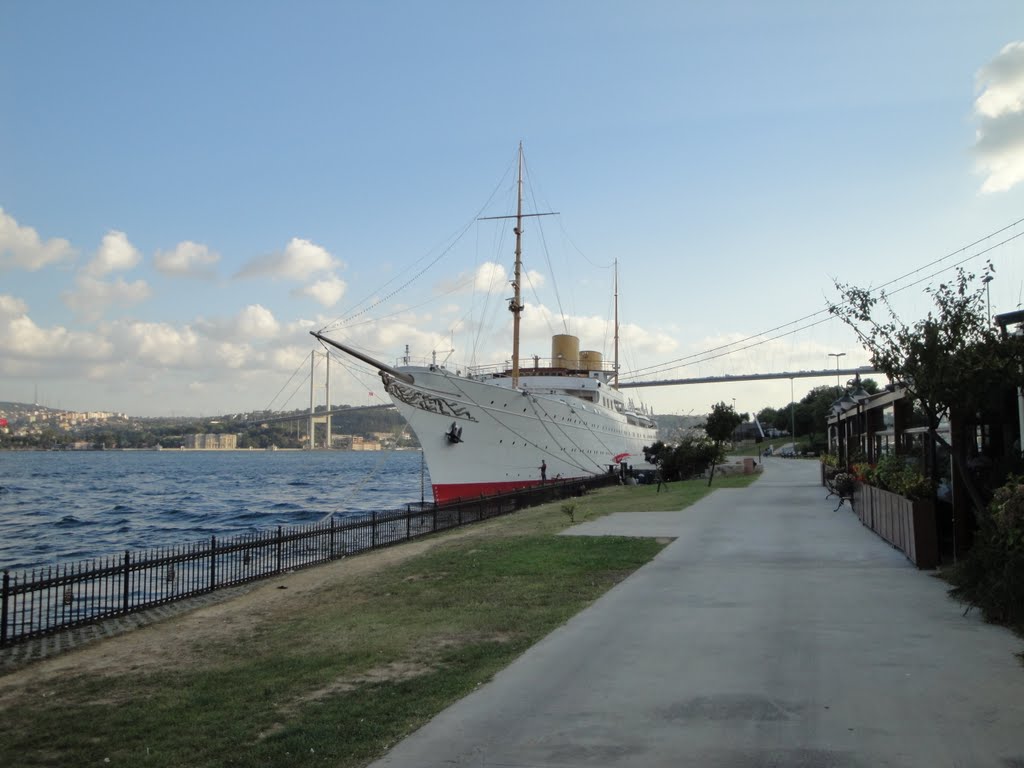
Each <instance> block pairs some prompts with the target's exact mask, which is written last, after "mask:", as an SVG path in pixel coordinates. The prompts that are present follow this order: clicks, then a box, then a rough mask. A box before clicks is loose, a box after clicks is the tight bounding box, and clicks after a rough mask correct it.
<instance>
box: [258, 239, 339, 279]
mask: <svg viewBox="0 0 1024 768" xmlns="http://www.w3.org/2000/svg"><path fill="white" fill-rule="evenodd" d="M341 266H342V264H341V262H340V261H339V260H338V259H336V258H334V257H333V256H331V254H330V253H329V252H328V251H327V249H326V248H324V247H323V246H320V245H317V244H316V243H311V242H310V241H309V240H303V239H302V238H299V237H293V238H292V239H291V240H289V241H288V245H286V246H285V248H284V250H283V251H281V252H279V253H272V254H270V255H268V256H263V257H260V258H257V259H253V260H252V261H251V262H249V263H248V264H247V265H245V266H244V267H243V268H242V270H241V271H240V272H239V273H238V274H239V276H241V277H249V276H252V275H271V276H276V277H283V278H286V279H288V280H308V279H309V278H310V277H311V276H313V275H315V274H317V273H321V272H330V271H332V270H334V269H337V268H339V267H341Z"/></svg>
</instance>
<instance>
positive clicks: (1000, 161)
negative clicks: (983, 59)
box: [974, 42, 1024, 193]
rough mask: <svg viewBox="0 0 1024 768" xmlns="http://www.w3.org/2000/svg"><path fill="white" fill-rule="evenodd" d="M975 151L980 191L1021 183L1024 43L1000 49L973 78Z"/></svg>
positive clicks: (1023, 168)
mask: <svg viewBox="0 0 1024 768" xmlns="http://www.w3.org/2000/svg"><path fill="white" fill-rule="evenodd" d="M976 82H977V84H978V88H979V90H980V91H981V92H980V94H979V95H978V98H977V99H976V100H975V102H974V112H975V116H976V118H977V121H978V130H977V137H976V141H975V146H974V151H975V154H976V156H977V158H978V168H979V170H980V171H981V172H982V173H983V174H985V176H986V178H985V181H984V183H983V184H982V187H981V191H982V192H984V193H990V192H1005V191H1006V190H1009V189H1011V188H1012V187H1014V186H1016V185H1017V184H1018V183H1019V182H1021V181H1022V180H1024V42H1013V43H1010V44H1008V45H1006V46H1004V47H1003V49H1002V50H1001V51H1000V52H999V53H998V54H997V55H996V57H995V58H994V59H992V61H990V62H989V63H988V64H986V65H985V66H984V67H982V69H981V70H980V71H979V72H978V74H977V76H976Z"/></svg>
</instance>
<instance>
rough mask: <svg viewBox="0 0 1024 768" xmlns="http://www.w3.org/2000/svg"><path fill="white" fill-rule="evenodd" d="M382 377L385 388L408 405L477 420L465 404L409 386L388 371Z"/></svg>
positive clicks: (443, 414)
mask: <svg viewBox="0 0 1024 768" xmlns="http://www.w3.org/2000/svg"><path fill="white" fill-rule="evenodd" d="M380 378H381V380H382V381H383V382H384V389H385V390H387V393H388V394H389V395H391V396H392V397H393V398H395V399H396V400H401V401H402V402H403V403H405V404H406V405H410V406H412V407H413V408H418V409H419V410H421V411H429V412H430V413H439V414H441V415H442V416H454V417H455V418H458V419H466V420H467V421H476V418H474V417H473V416H472V415H471V414H470V412H469V409H468V408H466V407H465V406H464V405H460V404H459V403H456V402H453V401H451V400H446V399H445V398H443V397H438V396H437V395H428V394H426V393H424V392H421V391H419V390H418V389H414V388H412V387H407V386H405V385H403V384H400V383H399V382H398V381H397V380H395V379H394V378H393V377H391V376H388V375H387V374H386V373H381V375H380Z"/></svg>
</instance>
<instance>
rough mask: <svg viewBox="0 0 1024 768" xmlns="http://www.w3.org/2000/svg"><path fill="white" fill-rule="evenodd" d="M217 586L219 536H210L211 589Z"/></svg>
mask: <svg viewBox="0 0 1024 768" xmlns="http://www.w3.org/2000/svg"><path fill="white" fill-rule="evenodd" d="M216 588H217V537H216V536H211V537H210V589H211V590H213V589H216Z"/></svg>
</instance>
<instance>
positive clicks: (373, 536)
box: [370, 510, 377, 549]
mask: <svg viewBox="0 0 1024 768" xmlns="http://www.w3.org/2000/svg"><path fill="white" fill-rule="evenodd" d="M376 546H377V510H373V516H372V517H371V518H370V549H373V548H374V547H376Z"/></svg>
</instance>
